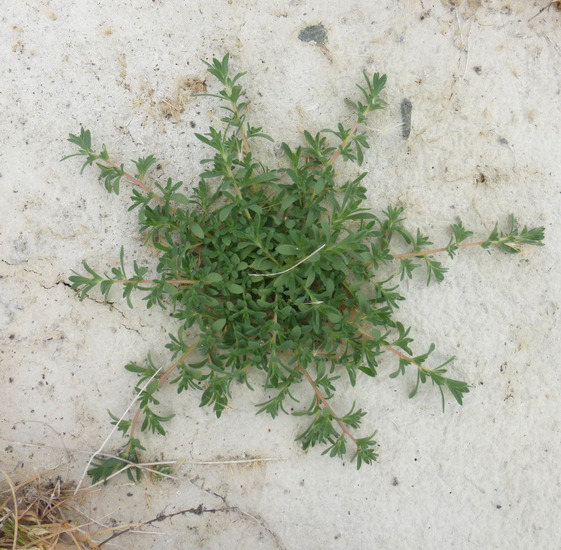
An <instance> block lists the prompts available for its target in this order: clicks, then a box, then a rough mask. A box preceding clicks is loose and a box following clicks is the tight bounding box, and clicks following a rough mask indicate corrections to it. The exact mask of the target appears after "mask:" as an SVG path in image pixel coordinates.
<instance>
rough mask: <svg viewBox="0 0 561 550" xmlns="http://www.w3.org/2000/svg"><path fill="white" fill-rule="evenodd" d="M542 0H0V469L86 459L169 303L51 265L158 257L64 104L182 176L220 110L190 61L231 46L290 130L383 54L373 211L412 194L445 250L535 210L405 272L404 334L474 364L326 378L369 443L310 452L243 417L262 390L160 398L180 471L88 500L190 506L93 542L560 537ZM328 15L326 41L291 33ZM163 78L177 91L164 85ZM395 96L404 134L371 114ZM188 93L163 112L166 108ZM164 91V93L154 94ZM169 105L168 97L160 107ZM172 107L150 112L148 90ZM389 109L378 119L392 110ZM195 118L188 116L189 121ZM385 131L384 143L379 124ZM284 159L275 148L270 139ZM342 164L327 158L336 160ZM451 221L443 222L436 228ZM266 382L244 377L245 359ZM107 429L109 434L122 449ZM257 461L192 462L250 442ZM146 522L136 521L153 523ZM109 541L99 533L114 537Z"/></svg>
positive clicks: (548, 33) (284, 131)
mask: <svg viewBox="0 0 561 550" xmlns="http://www.w3.org/2000/svg"><path fill="white" fill-rule="evenodd" d="M546 4H547V0H540V1H538V0H531V1H528V2H524V1H522V0H520V1H518V0H511V1H510V2H506V1H504V0H502V1H498V0H492V1H488V2H487V1H483V2H481V1H468V0H465V1H464V2H461V1H459V0H458V1H456V2H451V1H450V2H441V1H440V0H434V1H430V0H423V1H420V0H406V1H398V0H381V1H377V2H374V1H368V0H359V1H356V2H351V1H338V2H329V1H313V2H312V1H310V2H305V1H303V0H292V1H291V0H276V1H257V0H239V1H238V0H229V1H227V0H204V1H203V0H193V1H189V0H153V1H150V0H128V1H124V0H117V1H114V2H110V1H105V2H104V1H101V0H98V1H95V2H93V1H89V2H85V1H79V0H43V1H39V0H38V1H35V2H33V1H31V0H28V1H18V2H8V1H4V2H2V11H1V14H0V46H1V52H2V53H1V55H0V75H1V76H0V113H1V118H0V189H1V197H2V198H1V201H0V276H1V279H0V326H1V331H0V362H1V367H0V384H1V386H0V443H1V448H0V449H1V450H0V464H1V468H2V469H4V470H7V471H8V472H9V473H10V474H11V475H13V476H16V477H19V478H22V477H24V476H26V475H30V474H33V473H36V472H41V471H44V470H48V469H51V468H58V469H59V471H60V473H61V476H62V477H64V478H68V479H70V480H74V481H78V480H79V478H80V476H81V475H82V472H83V470H84V467H85V465H86V463H87V461H88V459H89V457H90V455H91V453H92V452H93V451H95V450H96V449H97V448H99V446H100V445H101V443H102V442H103V440H104V439H105V438H106V437H107V435H108V434H109V431H110V428H111V426H110V425H109V422H108V416H107V412H106V410H107V409H110V410H111V411H113V412H114V413H117V414H121V413H122V412H123V411H124V410H125V409H126V407H127V406H128V404H129V403H130V401H131V399H132V397H133V386H134V384H135V378H134V376H133V375H131V374H130V373H127V372H126V371H125V370H124V369H123V366H124V365H125V364H126V363H127V362H128V361H131V360H134V361H137V362H142V361H143V360H144V359H145V357H146V354H147V353H148V352H149V351H151V352H152V355H153V358H154V360H155V361H156V362H158V364H161V365H164V366H165V365H166V364H168V363H169V357H168V356H167V354H166V353H165V350H164V349H163V344H164V343H165V341H166V334H167V332H168V331H172V330H174V323H173V322H172V320H171V319H170V318H169V314H168V313H166V312H163V311H158V310H151V311H150V312H147V311H146V310H145V309H143V307H142V304H140V303H139V302H137V307H136V308H135V309H133V310H129V309H128V308H127V306H126V303H125V302H124V301H123V300H122V299H121V298H120V295H119V294H118V293H115V294H114V295H113V296H112V300H111V301H112V304H111V305H110V306H109V305H104V304H103V302H102V300H101V299H100V296H99V294H95V293H94V294H92V297H91V298H88V299H86V300H85V301H83V302H80V301H79V300H78V299H77V297H76V295H75V294H74V292H73V291H72V290H71V289H70V288H69V286H68V277H69V276H70V275H71V270H72V269H77V270H79V269H80V265H81V262H82V260H84V259H86V260H87V261H88V263H89V264H90V265H91V266H92V267H93V268H94V269H96V270H99V271H106V270H107V271H108V270H109V269H110V268H111V267H113V266H115V265H117V264H118V258H119V249H120V246H121V244H124V245H125V248H126V251H127V262H128V265H131V264H132V261H133V259H135V258H136V259H138V260H139V262H141V263H144V264H146V265H149V266H153V265H154V263H155V260H154V257H153V256H152V255H151V254H150V252H149V251H148V250H145V249H143V248H142V246H141V243H142V239H141V238H140V237H139V236H138V234H137V232H136V223H135V215H134V213H127V211H126V210H127V208H128V206H129V199H128V193H127V186H126V185H125V184H124V182H123V191H122V193H121V195H120V196H119V197H115V196H114V195H111V196H109V195H107V193H106V192H105V191H104V190H103V188H102V186H101V185H100V184H99V182H98V179H97V176H96V173H95V171H93V170H87V171H85V173H84V175H83V176H79V167H80V164H79V161H78V160H69V161H66V162H64V163H61V162H59V160H60V159H61V158H62V157H63V156H64V155H67V154H70V153H72V152H74V149H73V147H72V146H71V145H70V144H69V143H67V141H66V138H67V136H68V134H69V133H77V132H79V129H80V125H84V126H86V127H87V128H89V129H90V130H91V131H92V136H93V139H94V142H95V143H96V144H97V146H98V147H100V146H101V143H105V144H106V145H107V147H108V149H109V151H110V152H111V153H112V156H113V158H115V159H116V160H122V161H124V162H128V160H129V159H132V158H134V159H136V158H138V157H140V156H146V155H148V154H151V153H154V154H155V155H157V156H158V158H159V159H161V165H162V167H161V170H156V171H155V172H153V174H154V176H155V177H158V178H160V179H161V178H163V177H164V176H165V177H167V176H170V177H172V178H173V179H174V180H179V179H183V180H184V181H185V183H186V185H187V186H190V185H192V184H195V183H196V182H197V176H196V175H197V172H198V170H199V168H200V167H199V160H200V159H201V158H202V156H203V155H205V154H208V152H207V151H204V147H203V146H202V144H200V143H199V142H198V141H197V140H196V138H195V137H194V132H195V131H199V132H201V131H205V130H206V129H207V128H208V125H209V124H214V123H215V122H214V120H215V117H216V115H217V113H218V111H217V104H216V103H215V102H213V101H212V100H210V99H207V98H204V99H201V98H197V99H190V98H188V96H187V95H186V94H184V93H183V92H181V84H182V82H184V81H185V79H203V80H204V79H208V84H209V85H210V86H211V89H213V90H215V89H216V85H215V83H214V82H212V80H211V79H210V78H208V75H207V73H206V72H205V68H204V66H203V63H202V62H201V61H200V60H201V58H202V59H207V60H210V59H211V58H212V57H213V56H216V57H222V56H223V55H224V54H225V53H226V52H230V53H231V59H232V61H231V64H232V67H233V69H234V70H237V71H242V70H245V71H247V75H246V76H245V78H244V81H243V82H244V83H245V86H246V89H247V96H248V99H249V100H250V101H251V110H250V115H251V117H252V122H253V123H254V125H257V126H264V127H265V129H266V130H267V131H268V133H270V134H271V135H272V136H274V137H275V139H276V144H275V145H272V146H270V147H269V146H268V145H266V144H264V145H263V150H262V151H256V153H257V154H261V155H262V158H264V159H265V160H266V161H271V162H276V161H278V160H281V157H280V155H279V154H278V153H279V150H278V147H279V143H280V142H281V141H287V142H289V143H291V144H298V143H301V141H302V134H301V132H302V131H303V129H309V130H310V131H312V132H315V131H317V130H319V129H321V128H324V127H327V126H331V127H334V126H335V125H336V123H337V122H338V121H340V120H342V121H346V122H348V121H349V120H351V115H350V112H349V110H348V108H347V107H346V106H345V104H344V98H345V97H351V98H355V97H357V96H356V94H357V92H358V90H356V88H355V86H354V84H355V82H358V81H359V80H360V79H361V72H362V70H366V71H367V72H368V73H370V74H371V73H373V72H374V71H380V72H385V73H387V75H388V86H387V90H386V91H385V92H384V97H385V99H386V100H387V101H388V103H389V106H388V108H387V110H385V111H383V112H379V113H377V114H376V116H375V117H373V118H372V120H371V123H370V125H369V128H368V132H369V133H370V135H371V138H372V143H373V147H372V149H371V150H370V151H369V152H368V156H367V159H366V162H365V168H366V170H368V171H369V175H368V178H367V179H366V182H367V185H368V190H369V197H370V199H371V206H372V208H373V211H375V212H380V211H381V210H382V209H384V208H386V206H387V205H388V204H393V205H403V206H404V207H405V208H406V213H407V216H408V224H409V227H410V228H411V229H412V230H415V229H416V227H421V228H422V229H423V230H424V232H425V233H429V234H430V235H431V236H432V237H433V241H434V242H435V244H436V245H445V244H446V243H447V242H448V238H449V235H448V229H447V228H448V226H449V224H451V223H455V222H456V221H458V219H460V218H461V219H462V220H463V221H464V224H465V225H466V226H467V227H468V228H470V229H472V230H473V231H474V232H475V234H476V236H477V237H480V238H485V237H486V236H487V235H488V233H489V232H490V231H491V229H492V228H493V225H494V223H495V221H497V220H498V221H499V222H500V224H501V227H502V228H506V224H507V216H508V215H509V214H510V213H514V214H515V215H516V217H517V219H518V220H519V221H520V223H521V224H523V225H524V224H528V225H544V226H545V228H546V243H547V244H546V247H544V248H531V249H528V250H527V251H525V253H524V254H520V255H518V256H506V255H504V254H501V253H499V252H494V253H493V254H492V255H488V254H486V253H485V252H483V251H482V250H476V249H470V250H467V251H464V252H462V253H461V254H460V255H459V257H457V258H456V259H455V260H454V261H453V262H452V261H449V260H448V259H446V258H444V257H443V258H442V259H443V261H444V262H445V263H446V265H447V266H448V267H450V272H449V273H448V275H447V277H446V279H445V281H444V283H442V284H441V285H440V286H437V285H432V286H430V287H428V288H427V287H425V285H424V279H423V277H422V275H420V274H419V275H418V276H417V277H415V278H414V279H413V280H412V281H410V282H407V283H404V285H403V292H404V293H405V295H406V296H407V297H408V300H407V302H406V303H404V304H403V306H402V308H401V312H400V314H399V318H400V319H401V320H403V321H404V322H405V323H407V324H410V325H412V326H413V331H412V332H414V334H415V338H416V340H415V346H416V347H415V351H416V352H422V351H424V350H425V349H426V347H428V345H429V344H430V342H435V343H436V344H437V351H436V352H435V355H434V360H435V361H439V360H445V359H446V358H447V357H448V356H449V355H456V356H457V359H456V361H455V362H454V364H453V365H452V372H453V375H454V376H456V377H458V378H462V379H465V380H467V381H468V382H469V383H470V384H471V390H470V393H469V394H468V395H467V396H466V399H465V404H464V406H463V407H460V406H458V405H457V404H456V403H455V402H453V400H452V399H451V398H450V397H448V398H447V410H446V412H445V413H444V414H443V413H442V412H441V409H440V397H439V395H438V392H437V390H436V389H432V388H430V387H426V388H423V389H422V390H421V391H420V392H419V394H418V396H417V397H416V398H415V399H413V400H409V399H408V393H409V391H410V390H411V388H412V385H413V383H414V377H413V376H411V377H407V378H399V379H396V380H391V379H389V378H388V377H387V374H389V373H390V372H391V371H392V370H394V368H395V361H394V360H392V359H391V358H389V357H388V358H387V360H386V362H385V363H384V365H383V367H382V368H381V369H380V370H381V374H380V376H379V377H378V378H376V379H374V380H371V379H362V380H361V383H360V384H359V386H358V387H357V388H354V389H351V388H346V387H345V385H344V384H343V387H342V388H341V391H340V392H339V393H338V394H337V396H336V397H335V398H334V406H335V407H337V409H338V410H346V409H347V408H350V405H351V404H352V402H353V400H354V399H355V398H356V399H357V401H358V403H359V404H360V406H362V407H364V408H365V409H366V410H368V412H369V414H368V416H367V417H366V418H365V424H364V430H363V432H362V433H363V434H364V435H367V433H369V432H370V431H372V430H373V429H377V430H378V435H377V440H378V442H379V444H380V446H379V453H380V458H379V461H378V463H377V464H375V465H374V466H371V467H364V468H363V469H362V470H361V471H360V472H357V471H356V469H355V467H354V465H352V464H349V463H348V462H347V463H345V464H343V463H341V462H339V461H336V460H331V459H328V458H326V457H322V456H321V454H320V451H319V450H316V449H313V450H311V451H310V452H307V453H304V452H302V450H301V449H300V447H299V446H298V444H297V443H295V442H294V441H293V440H294V437H295V436H296V435H297V434H298V433H299V432H300V431H301V428H302V426H303V425H304V422H305V420H302V419H299V418H292V417H284V418H280V419H276V420H274V421H272V420H270V419H269V418H267V417H264V416H259V417H256V416H255V415H254V412H255V409H254V404H255V403H258V402H259V401H260V400H261V399H262V394H261V392H260V391H259V390H258V389H257V390H256V391H255V392H253V393H251V392H248V391H247V390H246V389H244V388H242V387H239V388H235V390H234V399H233V401H232V403H231V404H232V410H229V411H227V412H226V413H225V414H224V415H223V418H221V419H220V420H219V421H217V420H216V419H215V418H214V417H213V414H212V412H211V411H210V410H203V409H200V408H199V407H198V397H199V396H197V395H193V394H182V395H180V396H177V395H176V393H175V389H173V388H169V389H165V390H164V391H163V392H162V397H163V401H162V405H161V408H160V411H162V412H163V413H171V412H175V413H176V416H175V418H174V419H173V421H172V422H170V423H169V425H168V428H169V429H168V436H167V437H166V438H162V437H156V436H154V437H143V441H145V442H146V446H147V449H148V451H147V452H146V453H145V455H144V456H145V458H146V459H147V460H152V459H153V460H162V459H168V460H178V461H182V463H181V465H179V466H178V467H176V469H175V472H174V473H175V475H176V476H177V478H178V479H177V480H172V481H163V482H161V483H158V484H156V483H153V482H152V481H150V480H148V479H145V480H144V481H143V482H142V483H141V484H140V485H138V486H131V485H129V484H127V482H126V480H125V479H124V478H122V479H121V478H119V479H118V480H116V481H114V482H112V483H111V484H110V485H108V486H107V487H106V488H105V489H104V490H102V491H100V492H98V493H96V494H94V495H93V496H92V497H91V499H89V501H88V502H87V503H86V504H85V506H86V507H87V513H88V514H89V515H90V516H91V517H93V518H102V517H103V516H104V515H105V514H107V513H110V516H109V517H106V518H105V519H103V520H101V523H104V524H110V523H111V521H112V520H113V519H114V520H116V521H118V522H121V521H129V520H132V521H146V520H149V519H152V518H154V517H156V516H157V515H158V514H160V513H167V514H169V513H174V512H177V511H180V510H182V509H189V508H197V507H198V506H199V505H202V506H203V507H204V508H209V509H224V510H223V511H218V512H215V513H210V512H205V513H203V514H202V515H194V514H187V515H185V516H177V517H175V518H174V519H172V520H166V521H164V522H161V523H156V524H154V525H151V526H150V528H148V529H147V531H149V532H150V533H152V534H136V535H135V534H129V535H126V536H123V537H120V538H117V539H115V540H114V541H112V543H111V544H108V545H106V546H104V548H109V549H110V548H136V549H138V550H141V549H148V548H165V549H168V548H169V549H186V548H203V549H215V548H231V549H248V548H251V549H254V548H263V549H281V548H282V549H287V550H297V549H316V548H318V549H319V548H322V549H323V548H328V549H357V550H358V549H371V548H372V549H373V548H379V549H399V550H400V549H410V548H414V549H417V548H418V549H448V548H457V549H470V548H477V549H506V548H509V549H516V548H537V549H542V548H547V549H552V548H559V547H560V544H561V543H560V542H559V541H560V540H561V523H560V522H559V508H560V504H561V502H560V500H561V498H560V497H561V486H560V485H561V478H560V471H561V469H560V467H559V461H560V459H561V456H560V449H561V442H560V437H561V434H560V413H561V406H560V405H561V397H560V391H561V384H560V382H561V375H560V372H561V369H560V361H559V357H560V356H561V341H560V338H559V331H558V330H559V301H560V297H559V292H560V285H561V278H560V277H559V275H558V270H559V265H560V259H561V258H560V257H561V253H560V247H559V242H560V241H561V235H560V226H559V223H558V220H559V211H560V206H561V201H560V184H561V177H560V175H561V170H560V168H559V165H560V152H559V136H560V135H561V97H560V90H561V72H560V70H559V68H560V67H561V44H560V42H561V13H560V12H558V11H557V10H556V9H555V7H554V6H551V7H550V9H549V10H548V11H547V10H546V11H543V12H542V13H541V14H539V15H538V16H537V17H535V18H533V19H531V20H530V18H531V17H532V16H534V15H535V14H537V13H538V12H539V11H540V9H541V8H543V7H544V6H545V5H546ZM317 24H322V25H323V26H324V27H325V29H326V32H327V42H326V43H325V46H324V48H323V49H321V48H320V47H319V46H318V45H317V44H314V43H305V42H303V41H301V40H299V38H298V34H299V32H300V31H301V30H302V29H303V28H305V27H306V26H309V25H317ZM178 94H179V95H178ZM403 98H409V100H410V101H411V103H412V105H413V116H412V130H411V135H410V137H409V139H407V140H404V139H403V138H402V137H400V135H399V132H398V133H397V135H395V132H394V133H393V134H392V132H391V131H390V132H386V131H382V132H381V133H380V135H379V136H378V133H377V129H378V130H379V129H380V128H382V130H384V129H386V130H387V129H388V128H387V126H388V124H391V121H394V120H395V119H396V118H397V119H399V117H400V103H401V101H402V99H403ZM178 101H179V102H181V101H183V102H184V110H183V112H176V113H172V115H174V116H172V117H171V118H166V116H165V115H166V113H168V114H169V103H172V104H173V103H174V102H175V103H177V102H178ZM166 102H167V103H166ZM166 105H167V107H166ZM166 109H167V111H166ZM388 121H390V122H388ZM193 127H194V129H193ZM376 136H378V137H376ZM281 162H282V160H281ZM341 168H343V166H341ZM441 243H442V244H441ZM256 381H257V382H258V380H256ZM121 442H122V441H121V440H120V436H117V435H115V436H113V437H112V438H111V440H110V441H109V442H108V444H107V446H106V447H105V449H104V450H105V451H108V452H111V451H116V450H117V449H118V448H119V445H120V444H121ZM252 457H253V458H270V459H272V460H269V461H262V462H254V463H251V462H250V463H237V464H200V463H199V462H218V461H224V460H233V461H240V460H244V459H248V458H252ZM154 533H155V534H154ZM113 543H114V544H113Z"/></svg>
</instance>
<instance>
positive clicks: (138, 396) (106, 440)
mask: <svg viewBox="0 0 561 550" xmlns="http://www.w3.org/2000/svg"><path fill="white" fill-rule="evenodd" d="M161 370H162V369H161V367H160V368H159V369H158V370H157V371H156V372H155V373H154V374H153V375H152V376H151V377H150V379H149V380H148V381H147V382H146V384H144V387H142V388H141V389H140V390H139V391H138V393H137V394H136V395H135V397H134V399H133V400H132V401H131V403H130V405H129V406H128V407H127V409H126V410H125V412H124V413H123V414H122V415H121V418H119V420H118V421H117V422H116V423H115V426H114V427H113V429H112V430H111V432H109V435H108V436H107V437H106V438H105V441H104V442H103V443H102V444H101V446H100V447H99V449H98V450H97V451H96V452H95V453H94V454H93V455H92V456H91V457H90V459H89V460H88V463H87V464H86V467H85V469H84V473H83V474H82V477H81V478H80V481H79V482H78V485H77V486H76V490H75V491H74V494H76V493H77V492H78V490H79V489H80V487H81V486H82V483H83V481H84V478H85V477H86V474H87V473H88V468H89V467H90V466H91V463H92V462H93V459H94V458H95V457H96V456H97V454H98V453H100V452H101V451H102V450H103V447H105V445H106V444H107V442H108V441H109V439H111V436H112V435H113V434H114V433H115V430H117V428H118V427H119V424H120V423H121V421H122V420H123V418H125V416H126V415H127V413H128V412H129V411H130V409H131V408H132V406H133V405H134V404H135V403H136V402H137V401H138V399H139V398H140V396H141V394H142V392H143V391H144V390H145V389H146V388H147V387H148V384H150V382H152V380H153V379H154V378H155V377H156V376H157V375H158V373H159V372H160V371H161Z"/></svg>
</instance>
